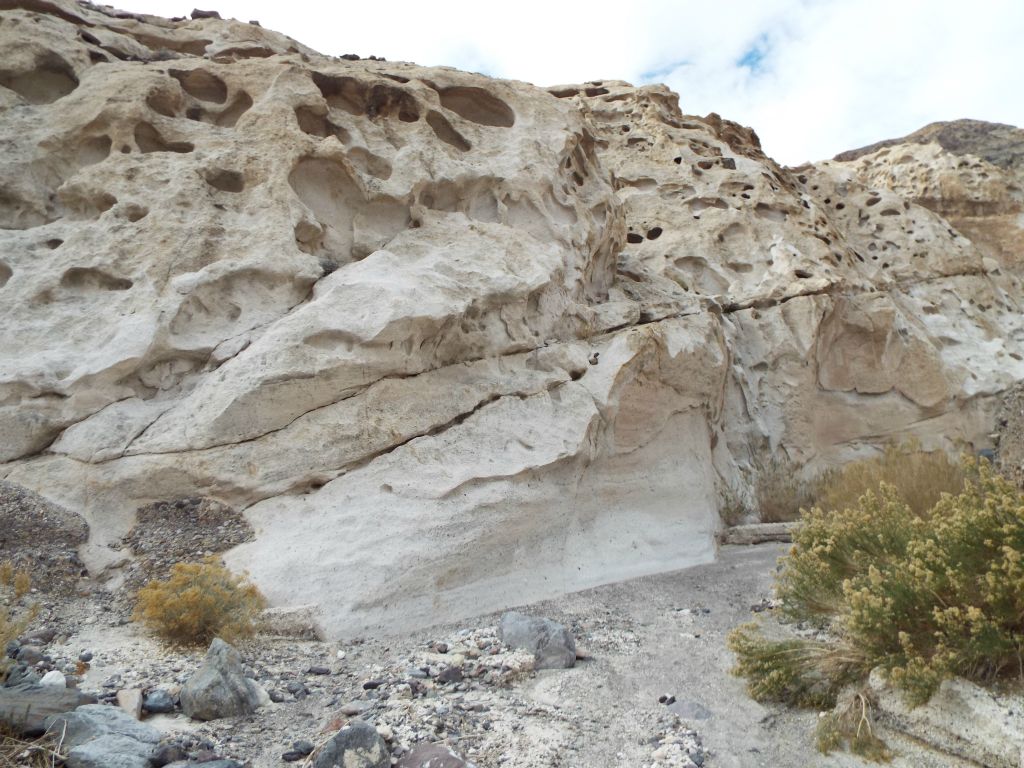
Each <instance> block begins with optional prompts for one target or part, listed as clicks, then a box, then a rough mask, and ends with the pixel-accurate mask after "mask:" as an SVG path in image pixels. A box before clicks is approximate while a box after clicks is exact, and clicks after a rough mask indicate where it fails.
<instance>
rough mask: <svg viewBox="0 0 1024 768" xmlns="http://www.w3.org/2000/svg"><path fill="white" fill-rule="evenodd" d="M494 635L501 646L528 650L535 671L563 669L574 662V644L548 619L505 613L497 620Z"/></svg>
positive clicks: (565, 630) (556, 624)
mask: <svg viewBox="0 0 1024 768" xmlns="http://www.w3.org/2000/svg"><path fill="white" fill-rule="evenodd" d="M498 635H499V637H501V641H502V642H503V643H505V645H507V646H510V647H512V648H522V649H523V650H526V651H530V652H531V653H532V654H533V655H534V657H535V658H536V667H537V669H565V668H568V667H571V666H573V665H574V664H575V663H576V641H575V640H574V639H573V637H572V634H571V633H570V632H569V630H567V629H566V628H565V627H563V626H562V625H561V624H559V623H558V622H556V621H552V620H551V619H541V618H537V617H535V616H527V615H526V614H523V613H517V612H516V611H509V612H508V613H506V614H505V615H504V616H502V617H501V623H500V624H499V625H498Z"/></svg>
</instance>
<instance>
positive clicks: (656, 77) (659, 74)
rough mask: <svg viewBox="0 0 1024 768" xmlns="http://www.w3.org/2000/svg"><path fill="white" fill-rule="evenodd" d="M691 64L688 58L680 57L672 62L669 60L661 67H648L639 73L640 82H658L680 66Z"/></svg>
mask: <svg viewBox="0 0 1024 768" xmlns="http://www.w3.org/2000/svg"><path fill="white" fill-rule="evenodd" d="M691 64H693V62H692V61H690V60H689V59H681V60H680V61H673V62H671V63H669V64H666V65H665V66H663V67H655V68H654V69H649V70H647V71H646V72H641V73H640V82H642V83H649V82H652V81H658V82H660V81H662V80H664V79H665V78H666V77H668V76H669V75H671V74H672V73H673V72H675V71H676V70H677V69H679V68H680V67H688V66H690V65H691Z"/></svg>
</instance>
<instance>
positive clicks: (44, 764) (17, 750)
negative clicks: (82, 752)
mask: <svg viewBox="0 0 1024 768" xmlns="http://www.w3.org/2000/svg"><path fill="white" fill-rule="evenodd" d="M59 749H60V745H59V744H58V743H57V741H56V739H55V738H54V737H53V736H52V735H45V736H40V737H38V738H35V739H26V738H24V737H23V736H22V735H21V734H20V733H19V732H17V731H16V730H14V729H12V728H10V727H8V726H6V725H4V724H2V723H0V768H54V766H60V765H64V762H63V760H62V759H61V756H60V753H59Z"/></svg>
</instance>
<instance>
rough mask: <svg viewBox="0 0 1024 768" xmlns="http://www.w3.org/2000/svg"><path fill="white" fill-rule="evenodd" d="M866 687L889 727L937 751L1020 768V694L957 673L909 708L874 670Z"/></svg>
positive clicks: (997, 767)
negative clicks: (922, 702) (984, 685)
mask: <svg viewBox="0 0 1024 768" xmlns="http://www.w3.org/2000/svg"><path fill="white" fill-rule="evenodd" d="M869 686H870V688H871V692H872V693H873V694H874V696H875V698H876V702H877V710H878V718H879V720H880V722H881V723H882V724H883V725H885V726H886V727H888V728H892V729H894V730H896V731H899V732H900V733H904V734H907V735H908V736H910V737H912V738H914V739H917V740H919V741H921V742H922V743H924V744H927V745H929V746H931V747H933V748H935V749H937V750H939V751H941V752H945V753H947V754H950V755H955V756H957V757H960V758H963V759H965V760H970V761H972V762H976V763H978V764H980V765H987V766H992V768H1018V767H1019V766H1020V764H1021V757H1022V756H1024V712H1022V710H1021V700H1020V697H1019V696H1015V695H1006V696H1000V695H999V694H997V693H994V692H993V691H991V690H987V689H985V688H982V687H980V686H978V685H975V684H974V683H971V682H969V681H967V680H964V679H961V678H955V679H952V680H946V681H944V682H943V683H942V685H941V686H939V690H938V691H937V692H936V693H935V695H934V696H933V697H932V699H931V700H930V701H929V702H928V704H927V705H925V706H921V707H916V708H914V707H909V706H907V704H906V702H904V701H903V698H902V697H901V694H900V692H899V691H897V690H896V689H894V688H893V687H891V686H889V685H888V684H887V683H886V681H885V680H884V678H883V677H882V676H881V674H880V673H879V672H877V671H875V672H872V673H871V678H870V683H869Z"/></svg>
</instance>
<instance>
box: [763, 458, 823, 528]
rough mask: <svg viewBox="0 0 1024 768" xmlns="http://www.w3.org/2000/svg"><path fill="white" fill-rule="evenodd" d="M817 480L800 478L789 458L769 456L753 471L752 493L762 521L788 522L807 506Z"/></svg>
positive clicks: (812, 500) (797, 516)
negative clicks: (755, 472)
mask: <svg viewBox="0 0 1024 768" xmlns="http://www.w3.org/2000/svg"><path fill="white" fill-rule="evenodd" d="M820 484H821V479H814V480H802V479H800V468H799V467H798V466H797V465H796V463H794V462H793V461H792V460H790V459H788V458H784V457H781V456H773V457H772V458H771V459H770V460H768V461H767V462H765V463H763V464H762V465H761V466H760V467H759V468H758V472H757V481H756V483H755V485H754V495H755V497H756V499H757V509H758V513H759V515H760V519H761V522H762V523H788V522H792V521H793V520H797V519H799V517H800V510H801V509H809V508H810V507H812V506H813V505H814V502H815V499H816V498H817V496H818V490H819V486H820Z"/></svg>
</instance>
